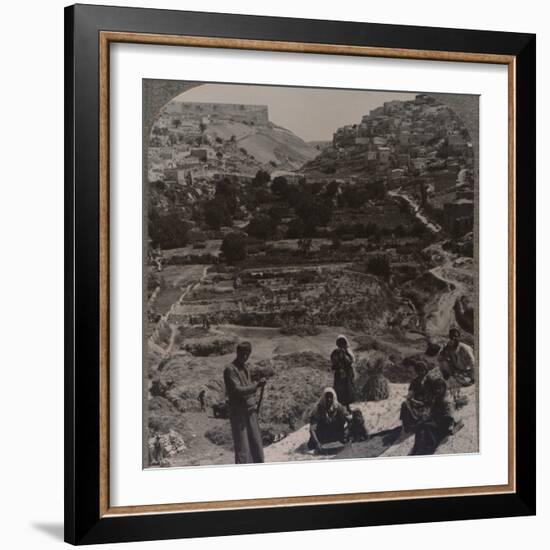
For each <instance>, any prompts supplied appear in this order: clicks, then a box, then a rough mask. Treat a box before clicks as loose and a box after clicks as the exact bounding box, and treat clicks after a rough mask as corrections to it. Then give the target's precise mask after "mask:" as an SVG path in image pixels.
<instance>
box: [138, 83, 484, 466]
mask: <svg viewBox="0 0 550 550" xmlns="http://www.w3.org/2000/svg"><path fill="white" fill-rule="evenodd" d="M142 84H143V339H144V342H143V465H144V467H146V468H166V467H189V466H209V465H220V464H248V463H262V462H289V461H307V460H335V459H336V460H340V459H350V458H355V459H365V458H383V457H407V456H421V455H432V454H461V453H477V452H478V450H479V442H478V426H479V422H478V411H479V402H478V381H479V365H478V362H477V349H478V330H477V327H478V267H477V266H478V258H477V256H478V245H477V230H478V223H477V216H478V214H477V213H478V208H477V201H478V179H479V170H478V168H479V116H478V115H479V97H478V96H475V95H460V94H432V93H423V92H421V91H412V92H411V91H387V90H356V89H353V90H351V89H331V88H305V87H304V88H302V87H287V86H267V85H251V84H220V83H207V82H187V81H174V80H152V79H145V80H143V83H142Z"/></svg>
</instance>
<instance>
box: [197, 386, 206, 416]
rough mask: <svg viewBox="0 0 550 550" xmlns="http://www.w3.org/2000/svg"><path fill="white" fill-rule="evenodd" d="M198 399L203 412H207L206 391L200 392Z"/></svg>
mask: <svg viewBox="0 0 550 550" xmlns="http://www.w3.org/2000/svg"><path fill="white" fill-rule="evenodd" d="M198 399H199V404H200V407H201V412H204V411H205V410H206V390H205V389H204V388H203V389H202V390H201V391H200V392H199V397H198Z"/></svg>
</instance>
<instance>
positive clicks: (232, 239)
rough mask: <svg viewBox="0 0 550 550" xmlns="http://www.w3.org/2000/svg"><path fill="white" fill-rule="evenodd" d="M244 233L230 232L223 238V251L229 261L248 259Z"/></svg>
mask: <svg viewBox="0 0 550 550" xmlns="http://www.w3.org/2000/svg"><path fill="white" fill-rule="evenodd" d="M245 238H246V237H245V236H244V235H243V234H242V233H237V232H233V233H228V234H227V235H226V236H225V238H224V239H223V242H222V245H221V248H220V250H221V252H222V254H223V255H224V256H225V259H226V260H227V261H228V262H229V263H234V262H240V261H242V260H244V259H246V254H247V253H246V242H245Z"/></svg>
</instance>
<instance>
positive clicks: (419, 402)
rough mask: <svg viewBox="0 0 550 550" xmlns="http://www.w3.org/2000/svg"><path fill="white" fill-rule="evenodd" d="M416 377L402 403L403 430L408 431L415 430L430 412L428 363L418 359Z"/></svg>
mask: <svg viewBox="0 0 550 550" xmlns="http://www.w3.org/2000/svg"><path fill="white" fill-rule="evenodd" d="M414 372H415V375H416V377H415V379H414V380H413V381H412V382H411V385H410V386H409V393H408V394H407V397H406V399H405V401H404V402H403V404H402V405H401V414H400V417H399V418H400V419H401V422H402V423H403V430H404V431H405V432H407V433H411V432H413V431H414V427H415V426H416V425H417V424H418V423H419V422H421V421H422V420H425V419H426V418H427V416H428V414H429V411H430V409H429V395H428V394H429V391H428V388H427V387H426V385H427V382H426V375H427V374H428V365H427V364H426V363H425V362H424V361H422V360H418V361H416V362H415V364H414Z"/></svg>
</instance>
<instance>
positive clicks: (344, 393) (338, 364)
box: [330, 348, 355, 407]
mask: <svg viewBox="0 0 550 550" xmlns="http://www.w3.org/2000/svg"><path fill="white" fill-rule="evenodd" d="M330 360H331V363H332V370H333V371H334V384H333V387H334V391H335V392H336V396H337V397H338V402H339V403H341V404H342V405H344V406H345V407H348V406H349V405H350V404H351V403H353V402H354V401H355V373H354V371H353V366H352V365H353V356H352V355H351V354H350V353H349V352H348V351H347V350H345V349H343V348H336V349H335V350H334V351H333V352H332V353H331V355H330Z"/></svg>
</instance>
